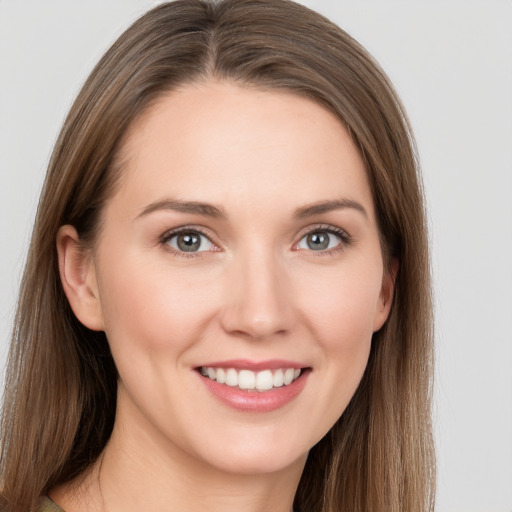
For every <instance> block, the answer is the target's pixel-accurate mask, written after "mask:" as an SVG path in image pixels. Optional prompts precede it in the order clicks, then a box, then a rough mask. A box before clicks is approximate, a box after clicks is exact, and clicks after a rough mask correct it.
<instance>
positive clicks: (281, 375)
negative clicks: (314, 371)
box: [198, 366, 306, 393]
mask: <svg viewBox="0 0 512 512" xmlns="http://www.w3.org/2000/svg"><path fill="white" fill-rule="evenodd" d="M198 370H199V372H200V373H201V375H203V376H204V377H206V378H208V379H210V380H214V381H216V382H218V383H219V384H225V385H226V386H230V387H232V388H237V389H240V390H243V391H257V392H260V393H262V392H265V391H270V390H272V389H276V388H281V387H286V386H289V385H290V384H292V383H293V382H295V381H296V380H297V379H298V378H299V377H300V376H301V374H302V373H303V371H305V370H306V369H305V368H278V369H275V370H269V369H267V370H262V371H257V372H256V371H252V370H247V369H243V370H238V369H236V368H216V367H213V366H201V367H199V368H198Z"/></svg>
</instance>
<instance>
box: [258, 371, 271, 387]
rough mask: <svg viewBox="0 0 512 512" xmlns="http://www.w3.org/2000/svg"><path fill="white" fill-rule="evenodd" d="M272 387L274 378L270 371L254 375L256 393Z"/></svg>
mask: <svg viewBox="0 0 512 512" xmlns="http://www.w3.org/2000/svg"><path fill="white" fill-rule="evenodd" d="M273 386H274V378H273V377H272V372H271V371H270V370H264V371H262V372H258V373H257V374H256V389H257V390H258V391H268V390H269V389H272V388H273Z"/></svg>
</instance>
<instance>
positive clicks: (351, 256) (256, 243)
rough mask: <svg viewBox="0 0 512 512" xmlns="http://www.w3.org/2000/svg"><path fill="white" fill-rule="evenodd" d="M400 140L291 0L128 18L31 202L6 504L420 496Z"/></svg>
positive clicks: (400, 119)
mask: <svg viewBox="0 0 512 512" xmlns="http://www.w3.org/2000/svg"><path fill="white" fill-rule="evenodd" d="M411 141H412V136H411V133H410V130H409V127H408V123H407V121H406V117H405V114H404V112H403V109H402V108H401V106H400V102H399V101H398V99H397V97H396V94H395V93H394V92H393V89H392V87H391V85H390V84H389V82H388V80H387V79H386V77H385V75H384V74H383V72H382V71H381V70H380V69H379V68H378V66H377V65H376V64H375V62H374V61H373V60H372V59H371V58H370V57H369V56H368V54H367V53H366V52H365V51H364V50H363V49H362V48H361V47H360V46H359V45H358V44H357V43H356V42H355V41H354V40H353V39H351V38H350V37H349V36H348V35H347V34H346V33H344V32H343V31H341V30H340V29H339V28H338V27H336V26H334V25H333V24H332V23H330V22H329V21H327V20H326V19H324V18H322V17H321V16H319V15H318V14H316V13H313V12H312V11H309V10H308V9H306V8H304V7H301V6H299V5H296V4H294V3H292V2H288V1H285V0H272V1H257V0H236V1H234V0H226V1H223V2H220V3H211V2H202V1H195V0H194V1H189V0H187V1H176V2H172V3H169V4H164V5H162V6H159V7H157V8H155V9H154V10H152V11H150V12H149V13H148V14H146V15H145V16H143V17H142V18H141V19H140V20H138V21H137V22H136V23H135V24H134V25H133V26H132V27H131V28H130V29H128V30H127V31H126V32H125V33H124V34H123V35H122V36H121V37H120V38H119V40H118V41H117V42H116V43H115V44H114V45H113V47H112V48H111V49H110V50H109V51H108V52H107V53H106V54H105V56H104V57H103V58H102V59H101V61H100V62H99V64H98V65H97V66H96V68H95V69H94V70H93V72H92V74H91V76H90V77H89V79H88V81H87V82H86V84H85V85H84V87H83V89H82V91H81V92H80V94H79V96H78V98H77V100H76V102H75V104H74V105H73V107H72V109H71V112H70V114H69V116H68V118H67V120H66V122H65V124H64V127H63V129H62V132H61V135H60V137H59V140H58V142H57V144H56V148H55V151H54V154H53V156H52V159H51V162H50V166H49V171H48V175H47V179H46V183H45V187H44V190H43V192H42V197H41V202H40V206H39V211H38V214H37V217H36V224H35V228H34V234H33V239H32V243H31V248H30V253H29V259H28V262H27V267H26V271H25V275H24V279H23V283H22V289H21V295H20V301H19V309H18V313H17V318H16V326H15V334H14V337H13V345H12V349H11V353H10V360H9V372H8V377H7V390H6V394H5V396H6V399H5V403H4V414H3V444H2V449H3V455H2V485H3V502H4V504H3V507H4V510H9V511H27V510H60V509H63V510H66V512H81V511H82V510H88V511H96V510H98V511H100V510H108V511H110V512H115V511H116V510H123V511H127V510H132V509H134V510H135V509H141V508H144V509H148V510H184V511H185V510H197V509H198V508H199V507H200V506H205V505H207V506H208V508H209V509H210V510H217V509H219V510H220V509H222V510H234V509H236V510H254V511H257V510H275V511H289V510H291V509H292V507H293V509H294V510H301V511H317V510H318V511H320V510H325V511H342V510H351V511H354V510H361V511H363V510H364V511H371V510H375V511H377V510H379V511H382V510H400V511H413V510H414V511H417V510H431V509H432V507H433V505H432V504H433V496H434V493H433V474H434V469H433V468H434V464H433V449H432V439H431V427H430V377H431V359H432V337H431V330H432V326H431V305H430V295H429V277H428V276H429V268H428V254H427V244H426V230H425V220H424V213H423V206H422V204H423V201H422V194H421V186H420V182H419V177H418V175H417V167H416V162H415V157H414V151H413V147H412V142H411ZM40 496H43V498H42V499H39V497H40ZM44 496H46V497H44ZM59 506H60V509H59V508H58V507H59ZM45 507H46V508H45Z"/></svg>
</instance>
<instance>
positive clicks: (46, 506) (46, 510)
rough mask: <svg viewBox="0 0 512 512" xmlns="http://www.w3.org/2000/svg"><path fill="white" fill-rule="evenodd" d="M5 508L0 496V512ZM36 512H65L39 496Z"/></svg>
mask: <svg viewBox="0 0 512 512" xmlns="http://www.w3.org/2000/svg"><path fill="white" fill-rule="evenodd" d="M6 508H7V502H6V500H5V498H4V497H3V496H2V495H1V494H0V512H3V511H4V510H6ZM35 511H36V512H65V511H64V510H63V509H62V508H60V507H59V506H58V505H57V504H56V503H55V502H54V501H52V500H51V499H50V498H48V497H47V496H41V498H39V500H38V502H37V505H36V508H35Z"/></svg>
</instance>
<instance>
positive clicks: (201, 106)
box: [120, 82, 372, 210]
mask: <svg viewBox="0 0 512 512" xmlns="http://www.w3.org/2000/svg"><path fill="white" fill-rule="evenodd" d="M120 161H121V162H122V168H123V171H122V172H123V176H122V180H121V183H122V186H121V187H120V188H121V189H123V188H124V193H125V194H127V195H130V194H129V193H130V191H132V192H136V194H137V195H138V196H139V199H140V200H143V197H142V196H147V197H146V200H147V201H150V200H154V199H155V196H158V195H165V194H168V195H172V196H173V197H176V196H178V197H179V196H185V197H186V198H187V199H188V198H189V196H193V197H192V198H193V199H194V200H198V201H208V202H220V203H224V202H226V201H229V200H233V201H235V202H241V201H242V202H243V201H246V202H247V204H250V203H251V201H248V200H249V199H254V198H259V199H260V200H264V201H276V200H277V201H279V203H280V204H281V205H282V206H284V205H285V204H286V203H287V202H292V201H290V199H292V200H293V202H295V203H304V204H305V203H311V202H314V201H315V200H318V199H319V196H321V199H322V200H328V199H338V198H339V196H340V195H343V196H346V195H347V194H348V195H350V194H356V195H358V196H359V197H358V200H364V201H365V202H366V203H367V205H366V206H367V207H369V209H370V210H371V209H372V205H371V203H372V199H371V194H370V190H369V186H368V182H367V177H366V170H365V167H364V163H363V161H362V158H361V156H360V154H359V152H358V150H357V148H356V146H355V144H354V143H353V141H352V140H351V138H350V136H349V134H348V132H347V130H346V128H345V127H344V126H343V124H342V123H341V121H340V120H339V119H338V118H337V117H336V116H335V115H334V114H333V113H331V112H329V111H328V110H327V109H325V108H323V107H321V106H320V105H318V104H317V103H315V102H313V101H312V100H309V99H306V98H304V97H300V96H298V95H294V94H290V93H287V92H280V91H268V90H260V89H255V88H249V87H241V86H239V85H236V84H232V83H229V82H216V83H207V84H200V85H197V84H196V85H187V86H184V87H181V88H180V89H178V90H174V91H172V92H169V93H166V94H165V95H164V96H162V97H161V98H160V99H159V100H158V102H156V103H155V104H154V105H152V107H151V108H149V109H148V110H147V111H146V112H145V113H144V114H143V115H142V116H141V117H140V118H138V119H137V120H136V121H135V122H134V123H133V124H132V126H131V127H130V129H129V131H128V133H127V136H126V138H125V142H124V144H123V146H122V148H121V150H120ZM120 192H123V190H120ZM295 206H296V205H295Z"/></svg>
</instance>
